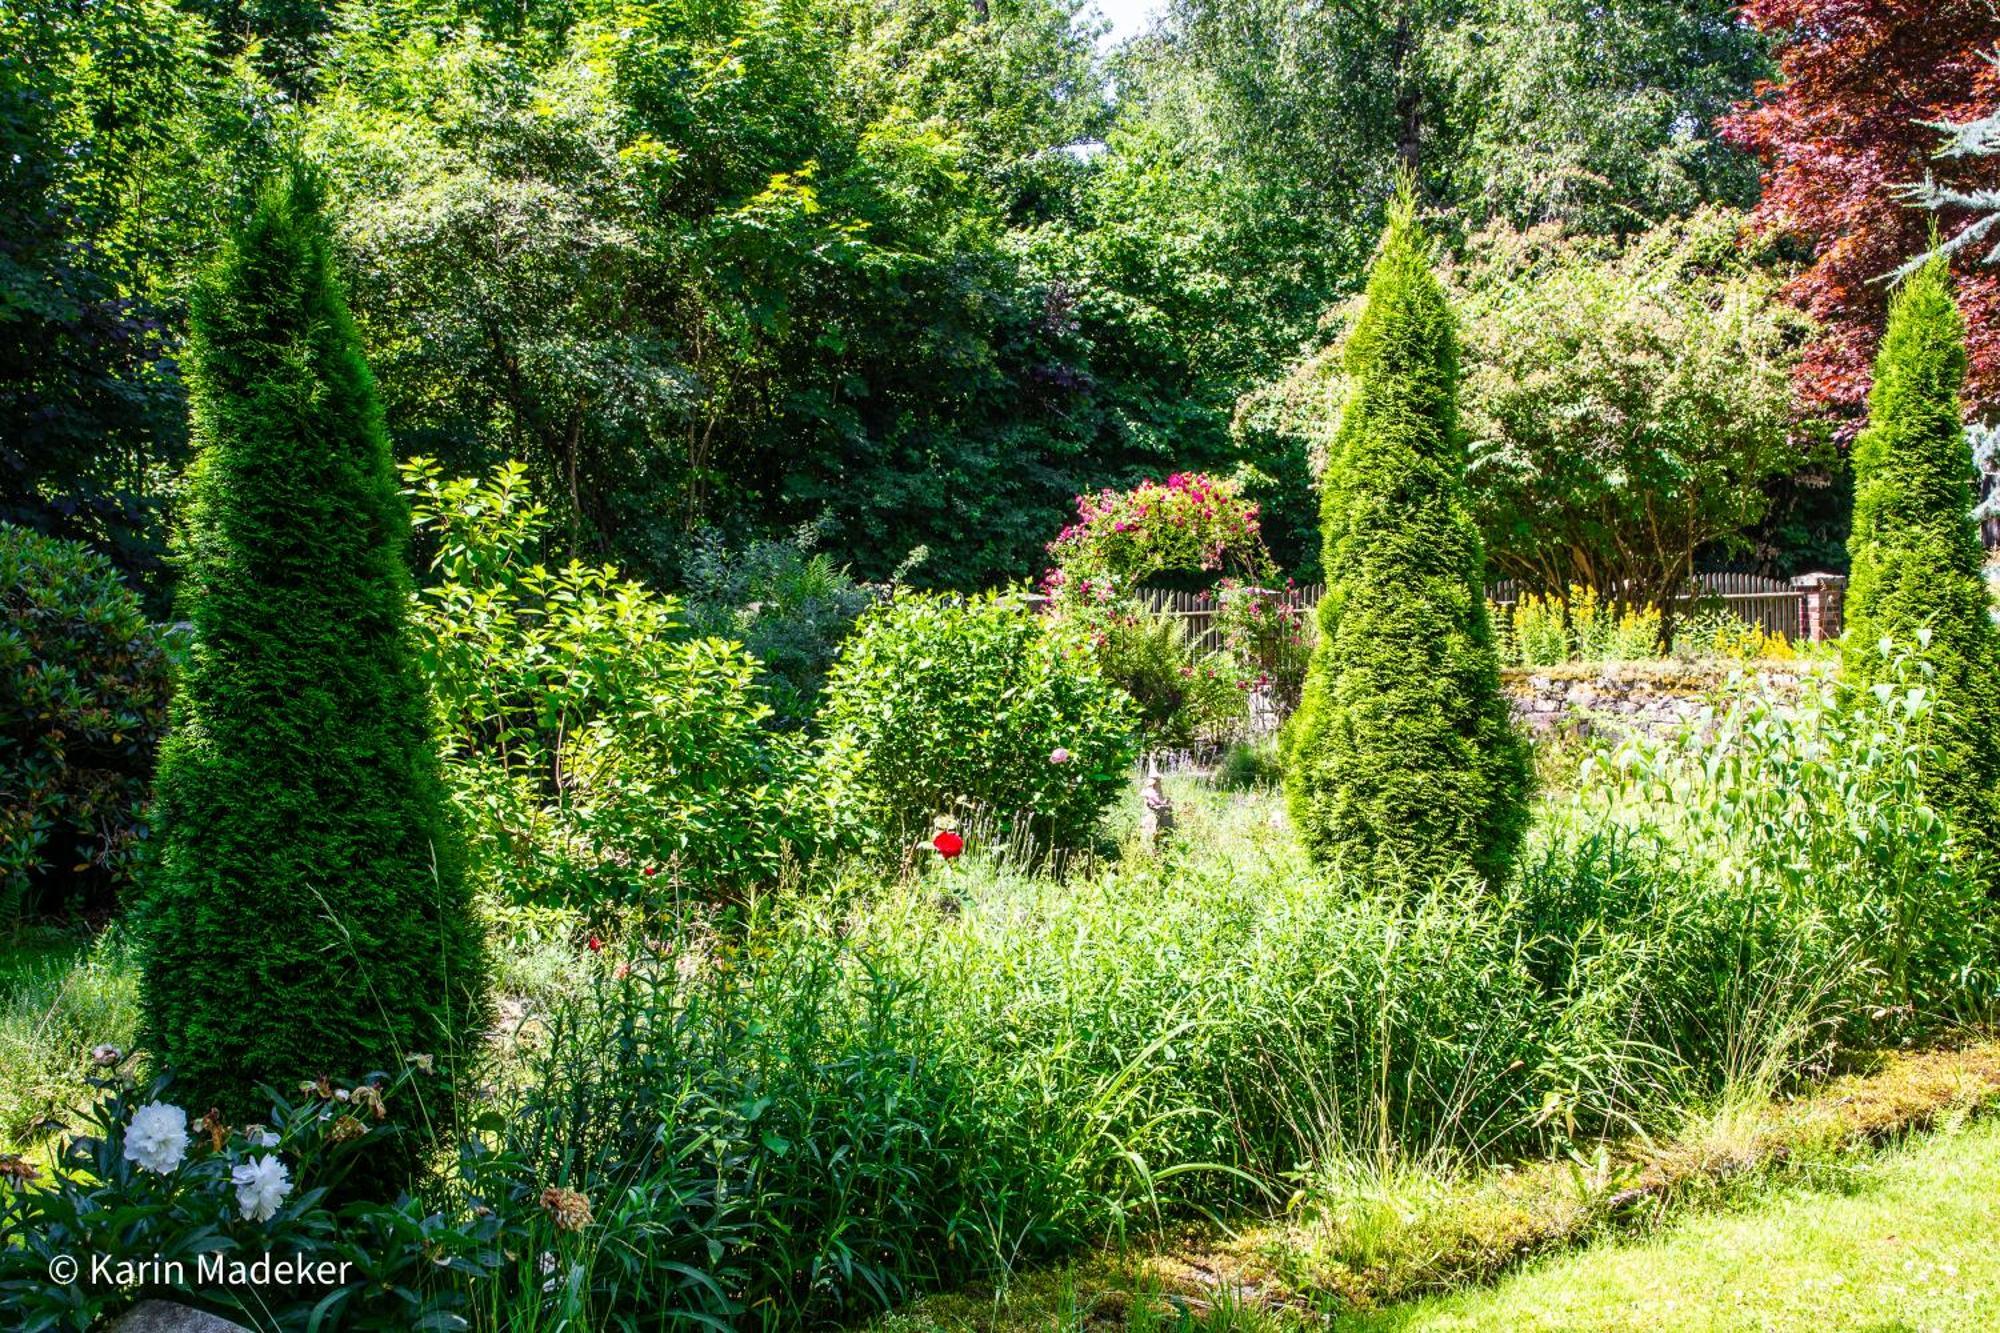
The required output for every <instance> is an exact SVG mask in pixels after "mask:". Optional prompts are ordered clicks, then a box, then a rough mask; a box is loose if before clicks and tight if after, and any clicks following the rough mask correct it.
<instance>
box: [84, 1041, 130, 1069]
mask: <svg viewBox="0 0 2000 1333" xmlns="http://www.w3.org/2000/svg"><path fill="white" fill-rule="evenodd" d="M124 1058H125V1052H123V1051H121V1050H119V1049H118V1048H117V1047H116V1046H112V1045H109V1044H107V1045H104V1046H93V1047H91V1048H90V1063H92V1064H94V1065H96V1066H97V1067H98V1068H99V1069H109V1068H111V1066H113V1065H115V1064H117V1063H118V1062H119V1061H120V1060H123V1059H124Z"/></svg>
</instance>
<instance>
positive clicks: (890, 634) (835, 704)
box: [821, 592, 1138, 847]
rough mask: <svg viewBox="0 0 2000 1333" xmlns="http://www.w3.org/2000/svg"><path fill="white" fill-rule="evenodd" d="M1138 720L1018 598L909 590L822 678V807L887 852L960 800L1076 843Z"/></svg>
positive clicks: (1069, 634) (1124, 760)
mask: <svg viewBox="0 0 2000 1333" xmlns="http://www.w3.org/2000/svg"><path fill="white" fill-rule="evenodd" d="M1134 723H1135V719H1134V718H1133V716H1132V710H1131V706H1130V704H1129V703H1128V702H1127V701H1126V699H1125V697H1124V696H1123V694H1122V693H1121V692H1120V691H1119V690H1118V688H1117V687H1116V686H1114V685H1113V684H1112V683H1111V682H1110V681H1109V680H1107V679H1106V678H1105V675H1104V672H1103V671H1102V669H1101V668H1100V667H1099V666H1098V664H1097V661H1096V659H1095V656H1094V654H1093V653H1092V651H1091V647H1090V645H1089V644H1088V643H1087V642H1085V641H1084V640H1082V639H1081V638H1079V637H1078V636H1077V635H1076V634H1075V633H1074V632H1073V631H1071V630H1070V629H1068V628H1066V627H1065V626H1064V625H1062V624H1061V623H1060V622H1057V621H1052V620H1050V619H1048V618H1046V617H1042V616H1037V615H1036V614H1035V613H1034V612H1033V611H1032V610H1030V609H1029V606H1028V604H1027V602H1026V600H1025V599H1023V598H1022V597H1020V596H1018V595H1015V594H995V593H987V594H982V595H979V596H974V597H963V598H961V597H955V596H949V595H941V594H926V593H912V592H905V593H902V594H900V595H898V596H897V597H896V598H895V600H894V601H892V602H889V603H887V604H886V605H883V606H880V607H877V608H875V609H874V610H872V611H870V612H868V613H867V614H866V615H864V616H863V617H862V618H861V623H860V624H859V626H858V627H857V628H856V630H855V633H854V636H853V637H852V638H850V639H849V640H848V641H847V644H846V645H845V647H843V648H842V650H841V654H840V658H839V660H838V661H837V662H835V664H834V668H833V672H832V675H831V676H830V677H829V678H828V681H827V692H826V707H825V710H824V721H823V732H824V736H823V740H822V744H821V760H822V769H823V773H824V775H825V781H826V783H827V791H826V793H825V798H826V800H827V801H828V803H829V805H830V806H831V807H832V808H834V809H837V810H842V811H845V812H847V813H848V814H849V815H850V816H852V817H854V818H857V819H858V820H859V821H860V823H861V824H862V825H863V826H864V828H865V831H866V836H868V837H869V838H870V839H871V840H876V841H879V840H881V839H887V840H888V841H889V842H890V843H891V844H892V845H893V844H900V843H904V842H907V841H908V840H909V839H912V838H914V837H915V836H916V835H917V834H918V832H919V831H921V830H924V829H927V828H929V826H930V824H931V821H932V819H933V818H934V817H935V816H936V815H937V814H939V813H940V812H943V811H949V810H951V809H953V808H954V807H955V806H956V805H958V804H959V803H960V802H965V803H969V804H971V805H972V806H975V807H978V808H980V809H983V810H985V811H987V812H989V813H990V814H992V815H994V816H996V817H997V818H999V819H1001V820H1002V821H1004V822H1006V823H1008V824H1009V825H1010V826H1011V825H1021V826H1025V827H1026V828H1027V829H1029V830H1030V831H1031V833H1032V834H1033V836H1034V837H1035V838H1036V839H1037V840H1038V841H1039V842H1041V843H1042V844H1043V845H1044V846H1049V845H1053V846H1056V847H1070V846H1078V845H1081V844H1083V843H1084V842H1086V841H1087V840H1088V839H1089V837H1090V835H1091V833H1092V830H1093V829H1094V828H1095V827H1096V824H1097V820H1098V817H1099V816H1100V815H1101V814H1102V813H1103V811H1104V809H1105V807H1106V806H1107V805H1109V804H1110V803H1111V801H1113V800H1114V799H1116V797H1117V794H1118V791H1119V789H1120V788H1121V787H1122V786H1123V785H1124V783H1125V781H1126V778H1127V776H1128V775H1127V768H1128V766H1129V765H1130V764H1131V762H1132V759H1133V756H1134V754H1135V753H1136V752H1137V743H1138V735H1137V729H1136V727H1135V725H1134Z"/></svg>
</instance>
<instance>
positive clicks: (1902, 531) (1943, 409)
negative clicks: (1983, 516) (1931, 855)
mask: <svg viewBox="0 0 2000 1333" xmlns="http://www.w3.org/2000/svg"><path fill="white" fill-rule="evenodd" d="M1965 367H1966V353H1965V322H1964V320H1963V319H1962V318H1961V317H1960V315H1959V313H1958V309H1957V307H1956V306H1955V305H1954V304H1953V303H1952V298H1951V290H1950V286H1949V282H1948V279H1947V277H1946V275H1945V267H1944V261H1943V260H1942V259H1938V260H1933V261H1932V262H1931V263H1929V264H1927V265H1925V266H1924V267H1923V268H1921V269H1918V270H1917V271H1916V273H1914V274H1913V275H1912V276H1911V277H1910V279H1909V281H1908V282H1907V283H1906V284H1905V285H1904V287H1903V289H1902V290H1901V291H1900V292H1898V293H1897V294H1896V296H1895V299H1894V300H1893V301H1892V302H1891V303H1890V307H1889V328H1888V332H1887V333H1886V334H1885V335H1884V336H1883V339H1882V351H1881V354H1880V355H1879V356H1878V357H1877V358H1876V361H1875V383H1874V387H1873V388H1872V389H1871V390H1870V391H1869V395H1868V425H1867V428H1866V429H1864V430H1863V431H1862V432H1861V434H1860V435H1859V436H1858V437H1857V438H1856V439H1855V441H1854V536H1853V539H1852V540H1851V542H1850V543H1849V549H1850V550H1851V551H1852V553H1853V556H1854V574H1853V582H1852V583H1851V584H1850V585H1849V588H1848V599H1847V644H1848V647H1847V651H1846V652H1845V653H1844V654H1843V670H1844V672H1845V673H1846V675H1847V677H1848V679H1850V680H1852V681H1854V682H1856V683H1859V684H1864V685H1865V684H1873V683H1875V682H1876V681H1878V680H1881V679H1882V678H1883V677H1884V674H1885V672H1886V671H1887V669H1888V665H1889V662H1890V660H1891V659H1890V657H1889V656H1888V655H1885V654H1883V653H1882V652H1880V651H1879V649H1878V647H1877V645H1878V643H1879V642H1880V641H1881V640H1883V639H1891V640H1894V641H1896V642H1897V643H1898V644H1900V645H1902V646H1904V647H1909V646H1911V645H1913V644H1915V643H1916V642H1917V640H1918V638H1919V636H1920V635H1922V636H1927V637H1928V640H1929V643H1928V645H1927V647H1926V650H1925V654H1924V656H1925V660H1926V662H1927V664H1928V666H1929V668H1930V669H1931V670H1932V671H1933V672H1934V673H1935V674H1934V676H1933V678H1932V688H1933V689H1934V690H1935V691H1936V692H1937V695H1938V715H1937V722H1936V734H1935V737H1934V743H1935V744H1936V746H1937V753H1936V755H1935V756H1934V758H1933V761H1932V763H1931V765H1930V790H1931V794H1932V797H1933V799H1934V800H1935V801H1936V802H1937V803H1938V805H1939V806H1940V807H1941V808H1942V809H1944V810H1946V811H1947V812H1949V813H1950V814H1951V815H1952V816H1954V817H1955V818H1956V819H1958V820H1960V821H1962V822H1963V823H1964V825H1965V826H1966V827H1967V828H1969V829H1975V830H1978V831H1979V832H1980V833H1982V834H1984V833H1990V832H1991V830H1992V829H1993V828H1994V826H1995V821H1996V820H2000V631H1996V630H1995V628H1994V625H1993V621H1992V618H1991V616H1990V615H1989V614H1988V612H1987V607H1986V589H1985V588H1984V587H1983V586H1982V584H1981V581H1980V561H1981V556H1982V552H1981V550H1980V545H1979V531H1978V527H1977V525H1976V524H1975V523H1974V522H1973V519H1972V505H1973V493H1972V482H1973V472H1972V463H1971V459H1970V457H1969V455H1968V454H1967V452H1966V448H1965V438H1964V430H1963V421H1964V418H1963V415H1962V411H1963V409H1962V405H1961V402H1960V395H1961V392H1962V391H1963V389H1964V385H1965Z"/></svg>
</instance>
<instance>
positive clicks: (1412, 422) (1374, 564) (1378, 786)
mask: <svg viewBox="0 0 2000 1333" xmlns="http://www.w3.org/2000/svg"><path fill="white" fill-rule="evenodd" d="M1345 368H1346V372H1347V378H1348V384H1349V390H1348V398H1347V402H1346V407H1345V410H1344V411H1343V413H1342V416H1341V420H1340V427H1339V430H1338V431H1337V433H1336V434H1335V437H1334V441H1333V446H1332V449H1331V451H1330V456H1329V460H1328V464H1327V469H1326V476H1325V479H1324V481H1323V484H1322V499H1321V511H1320V512H1321V529H1322V532H1323V533H1324V537H1325V543H1326V547H1325V561H1326V577H1327V585H1326V596H1325V597H1324V599H1323V600H1322V601H1321V602H1320V606H1319V618H1320V638H1319V644H1318V646H1317V647H1316V648H1315V650H1314V652H1313V660H1312V668H1311V671H1310V673H1309V675H1308V677H1307V681H1306V690H1305V697H1304V699H1303V701H1302V702H1301V705H1300V709H1299V713H1298V715H1297V717H1296V718H1295V720H1294V722H1293V726H1292V731H1291V733H1290V740H1289V744H1288V746H1287V760H1288V762H1287V766H1286V796H1287V801H1288V804H1289V806H1290V808H1291V813H1292V820H1293V823H1294V824H1295V825H1296V826H1297V828H1298V830H1299V834H1300V837H1301V838H1302V839H1303V840H1304V842H1305V845H1306V848H1307V850H1308V851H1309V852H1311V853H1312V855H1313V856H1314V857H1315V859H1317V860H1320V861H1322V862H1326V863H1330V864H1336V865H1339V866H1341V867H1343V868H1345V869H1349V870H1353V871H1356V872H1359V873H1363V874H1367V875H1371V876H1375V877H1378V878H1394V879H1399V880H1402V881H1404V882H1412V883H1414V882H1418V881H1421V880H1423V879H1428V878H1434V877H1436V876H1439V875H1444V874H1450V873H1454V872H1460V871H1464V870H1467V869H1470V870H1472V871H1474V872H1476V873H1477V874H1479V875H1481V876H1483V877H1484V878H1486V879H1487V880H1489V881H1497V880H1499V879H1501V878H1503V877H1504V876H1505V874H1506V871H1507V866H1508V863H1509V861H1510V860H1511V858H1512V856H1513V853H1514V849H1515V847H1516V846H1517V845H1518V844H1519V842H1520V837H1521V833H1522V830H1523V828H1524V826H1525V824H1526V821H1527V798H1528V793H1529V788H1530V782H1531V778H1530V767H1529V756H1528V750H1527V745H1526V742H1525V741H1524V740H1523V738H1522V737H1521V736H1520V735H1519V733H1518V732H1516V731H1515V729H1514V726H1513V720H1512V717H1511V715H1510V712H1509V709H1508V705H1507V701H1506V699H1505V698H1504V696H1503V695H1502V694H1501V692H1500V672H1499V663H1498V657H1497V654H1496V653H1495V650H1494V643H1493V630H1492V625H1491V623H1490V622H1489V620H1488V616H1487V610H1486V589H1485V580H1486V559H1485V554H1484V551H1483V549H1482V547H1481V545H1480V540H1479V530H1478V527H1477V526H1476V525H1475V524H1474V522H1473V518H1472V513H1471V509H1470V507H1469V504H1468V501H1467V497H1466V488H1465V462H1466V457H1465V442H1464V440H1463V438H1462V437H1461V435H1460V433H1459V429H1458V410H1457V395H1458V347H1457V339H1456V334H1455V331H1454V327H1453V320H1452V312H1451V308H1450V306H1449V304H1448V303H1447V301H1446V298H1445V293H1444V289H1443V287H1442V286H1441V285H1440V284H1439V282H1438V280H1437V277H1436V275H1435V274H1433V273H1432V272H1431V269H1430V263H1429V256H1428V253H1427V244H1426V241H1425V237H1424V235H1423V232H1422V230H1421V228H1420V227H1419V226H1418V223H1417V220H1416V207H1415V203H1414V200H1413V198H1412V196H1411V192H1410V190H1409V189H1408V188H1407V186H1406V187H1405V189H1404V190H1403V191H1402V193H1401V194H1400V195H1399V197H1398V199H1397V201H1396V203H1395V205H1394V207H1393V208H1392V209H1391V210H1390V219H1389V227H1388V231H1387V232H1386V234H1385V235H1384V236H1383V239H1382V246H1381V250H1380V251H1379V253H1378V254H1377V256H1376V258H1375V263H1374V267H1373V269H1372V270H1371V271H1370V273H1369V277H1368V291H1367V305H1366V308H1365V310H1364V311H1363V313H1362V315H1361V317H1360V319H1359V320H1358V321H1357V322H1356V324H1355V326H1354V329H1353V331H1352V333H1351V334H1350V335H1349V337H1348V342H1347V347H1346V350H1345Z"/></svg>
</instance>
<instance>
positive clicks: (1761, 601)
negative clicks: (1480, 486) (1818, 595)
mask: <svg viewBox="0 0 2000 1333" xmlns="http://www.w3.org/2000/svg"><path fill="white" fill-rule="evenodd" d="M1695 585H1696V586H1695V588H1694V589H1693V590H1692V591H1690V592H1689V593H1687V594H1686V595H1685V596H1684V597H1683V598H1682V599H1681V604H1680V610H1681V612H1682V613H1683V614H1685V613H1686V612H1688V611H1698V610H1700V609H1701V608H1703V607H1705V606H1715V607H1719V608H1720V609H1721V610H1723V611H1725V612H1727V613H1728V614H1730V615H1733V616H1735V617H1736V618H1737V619H1738V620H1741V621H1742V622H1743V623H1744V624H1746V625H1755V626H1757V627H1758V628H1760V629H1762V630H1763V631H1764V632H1765V633H1766V634H1771V635H1776V636H1780V637H1783V638H1786V639H1796V638H1799V637H1800V607H1801V603H1802V602H1803V600H1804V597H1805V594H1804V593H1802V592H1800V591H1799V589H1797V588H1794V587H1793V586H1792V585H1791V584H1790V583H1788V582H1786V581H1785V580H1784V579H1774V578H1770V577H1768V576H1766V575H1763V574H1741V573H1736V572H1734V571H1725V570H1717V571H1712V572H1707V573H1700V574H1697V575H1695ZM1325 591H1326V585H1325V584H1323V583H1307V584H1299V585H1296V586H1293V587H1289V588H1278V589H1273V590H1272V592H1273V594H1274V595H1275V596H1277V597H1278V598H1280V599H1281V600H1282V601H1283V603H1284V604H1285V605H1288V606H1298V607H1303V608H1305V609H1308V610H1310V609H1311V608H1312V607H1314V606H1316V605H1317V604H1318V603H1319V599H1320V596H1321V594H1323V593H1324V592H1325ZM1486 595H1487V598H1488V599H1489V600H1490V601H1491V602H1492V603H1493V605H1494V606H1495V607H1496V608H1498V609H1499V610H1500V611H1501V613H1502V614H1512V612H1513V609H1514V603H1515V602H1517V601H1519V600H1520V596H1521V588H1520V584H1519V583H1518V582H1516V581H1515V580H1513V579H1501V580H1499V581H1498V582H1496V583H1493V584H1491V585H1490V586H1489V587H1488V588H1487V590H1486ZM1146 603H1147V605H1148V606H1150V607H1151V608H1152V609H1153V610H1154V611H1162V612H1165V613H1166V614H1168V615H1171V616H1179V617H1181V618H1182V619H1183V620H1185V621H1187V623H1188V628H1189V630H1190V632H1191V633H1192V634H1193V635H1194V637H1195V641H1196V643H1197V644H1198V645H1199V646H1200V647H1201V648H1202V649H1204V650H1213V649H1217V648H1220V647H1221V646H1222V634H1221V630H1220V629H1219V628H1218V626H1217V624H1216V613H1217V611H1218V610H1219V604H1218V603H1217V601H1216V598H1215V595H1214V594H1213V593H1207V592H1176V591H1168V590H1165V589H1153V590H1149V591H1148V592H1147V594H1146Z"/></svg>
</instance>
